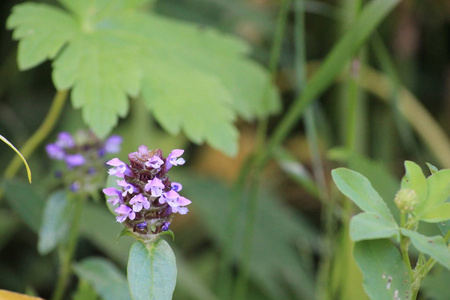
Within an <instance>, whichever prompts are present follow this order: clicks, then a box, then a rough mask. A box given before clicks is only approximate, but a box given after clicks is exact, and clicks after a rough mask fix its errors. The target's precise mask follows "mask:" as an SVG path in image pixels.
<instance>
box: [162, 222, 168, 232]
mask: <svg viewBox="0 0 450 300" xmlns="http://www.w3.org/2000/svg"><path fill="white" fill-rule="evenodd" d="M169 226H170V222H164V225H163V226H162V227H161V230H162V231H167V230H169Z"/></svg>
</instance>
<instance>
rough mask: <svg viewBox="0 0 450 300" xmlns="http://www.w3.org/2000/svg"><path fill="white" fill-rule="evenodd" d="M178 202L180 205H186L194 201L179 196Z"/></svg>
mask: <svg viewBox="0 0 450 300" xmlns="http://www.w3.org/2000/svg"><path fill="white" fill-rule="evenodd" d="M177 202H178V205H179V206H186V205H189V204H191V203H192V201H191V200H189V199H187V198H185V197H179V198H178V201H177Z"/></svg>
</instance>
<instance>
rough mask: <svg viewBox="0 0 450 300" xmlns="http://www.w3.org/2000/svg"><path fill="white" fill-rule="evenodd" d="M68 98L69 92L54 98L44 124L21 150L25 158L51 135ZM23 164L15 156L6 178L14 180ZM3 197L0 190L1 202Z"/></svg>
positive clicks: (5, 174) (61, 92)
mask: <svg viewBox="0 0 450 300" xmlns="http://www.w3.org/2000/svg"><path fill="white" fill-rule="evenodd" d="M66 98H67V91H57V93H56V95H55V97H54V98H53V102H52V105H51V106H50V110H49V111H48V113H47V116H46V117H45V119H44V122H43V123H42V124H41V126H40V127H39V128H38V129H37V130H36V132H35V133H34V134H33V135H32V136H31V137H30V138H29V139H28V140H27V142H26V143H25V145H23V147H22V148H21V149H20V152H21V153H22V155H23V156H24V157H25V158H28V157H29V156H30V155H31V154H32V153H33V152H34V150H36V148H37V147H38V146H39V145H40V144H41V143H42V141H43V140H44V139H45V138H46V137H47V136H48V135H49V134H50V132H51V131H52V130H53V128H54V127H55V124H56V121H57V120H58V118H59V116H60V115H61V111H62V109H63V107H64V104H65V101H66ZM21 164H22V161H21V158H20V157H18V156H15V157H14V158H13V160H12V161H11V163H10V164H9V165H8V167H7V168H6V169H5V172H4V177H5V178H6V179H11V178H13V177H14V176H15V175H16V173H17V171H18V170H19V169H20V167H21ZM2 196H3V190H1V189H0V200H1V198H2Z"/></svg>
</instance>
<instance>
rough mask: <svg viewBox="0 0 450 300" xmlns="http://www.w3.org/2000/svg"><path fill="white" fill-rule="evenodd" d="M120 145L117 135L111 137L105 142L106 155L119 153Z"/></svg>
mask: <svg viewBox="0 0 450 300" xmlns="http://www.w3.org/2000/svg"><path fill="white" fill-rule="evenodd" d="M121 144H122V137H121V136H119V135H112V136H110V137H109V138H108V139H107V140H106V141H105V146H104V147H105V151H106V153H118V152H120V145H121Z"/></svg>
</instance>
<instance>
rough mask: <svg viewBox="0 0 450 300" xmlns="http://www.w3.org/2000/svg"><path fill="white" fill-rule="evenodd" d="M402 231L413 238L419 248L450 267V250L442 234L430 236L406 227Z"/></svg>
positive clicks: (412, 241) (412, 240)
mask: <svg viewBox="0 0 450 300" xmlns="http://www.w3.org/2000/svg"><path fill="white" fill-rule="evenodd" d="M401 232H402V234H403V235H405V236H407V237H409V238H410V239H411V243H412V244H413V245H414V247H415V248H416V249H417V250H419V251H420V252H423V253H425V254H427V255H429V256H431V257H432V258H434V259H435V260H436V261H437V262H439V263H440V264H441V265H443V266H444V267H446V268H447V269H450V250H449V249H448V248H447V245H446V243H445V241H444V239H443V238H442V236H433V237H428V236H424V235H422V234H420V233H417V232H415V231H411V230H407V229H404V228H402V229H401Z"/></svg>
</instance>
